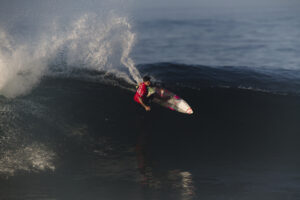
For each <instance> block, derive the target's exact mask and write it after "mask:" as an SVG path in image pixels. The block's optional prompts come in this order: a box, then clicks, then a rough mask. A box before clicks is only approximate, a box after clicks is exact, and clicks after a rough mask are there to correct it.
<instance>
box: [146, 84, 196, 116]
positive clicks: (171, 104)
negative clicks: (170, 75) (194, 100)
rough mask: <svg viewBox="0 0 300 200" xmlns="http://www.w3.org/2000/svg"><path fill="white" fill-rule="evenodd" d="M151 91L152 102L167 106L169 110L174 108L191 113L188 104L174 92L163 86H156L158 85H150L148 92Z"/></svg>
mask: <svg viewBox="0 0 300 200" xmlns="http://www.w3.org/2000/svg"><path fill="white" fill-rule="evenodd" d="M151 90H154V91H152V93H153V94H152V95H154V96H153V102H155V103H157V104H159V105H161V106H163V107H166V108H169V109H171V110H175V111H178V112H181V113H184V114H189V115H190V114H193V110H192V108H191V107H190V106H189V104H188V103H187V102H186V101H185V100H183V99H182V98H180V97H179V96H177V95H176V94H174V93H172V92H170V91H168V90H166V89H164V88H158V87H151V88H150V89H149V92H150V91H151Z"/></svg>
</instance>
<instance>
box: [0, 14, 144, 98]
mask: <svg viewBox="0 0 300 200" xmlns="http://www.w3.org/2000/svg"><path fill="white" fill-rule="evenodd" d="M9 35H10V34H9V32H8V31H5V30H3V29H2V30H1V29H0V71H1V74H0V94H2V95H4V96H6V97H10V98H13V97H16V96H18V95H22V94H26V93H27V92H29V91H30V90H31V89H32V88H33V87H34V86H36V85H37V84H38V82H39V81H40V79H41V78H42V77H43V76H45V75H47V73H48V72H50V71H51V70H52V67H53V66H52V65H51V64H50V63H53V62H55V61H56V60H57V59H59V58H60V59H61V57H60V55H61V54H63V56H62V59H63V63H64V65H61V66H60V67H61V69H60V70H66V73H67V71H68V70H70V69H71V70H72V69H75V68H76V69H78V68H79V69H88V70H96V71H101V72H105V73H112V74H113V75H115V76H116V77H119V78H122V79H124V80H126V81H127V82H128V83H130V84H135V83H136V82H139V81H140V80H141V76H140V74H139V72H138V70H137V69H136V68H135V64H134V61H133V60H132V59H131V58H130V52H131V50H132V47H133V44H134V42H135V34H134V33H133V32H132V27H131V25H130V23H129V21H128V19H127V18H126V17H122V16H118V15H117V14H115V13H113V12H111V13H109V14H108V15H107V16H106V17H103V16H101V17H100V16H99V15H97V14H95V13H86V14H83V15H81V16H80V17H78V18H77V19H76V20H74V21H73V22H67V24H66V22H64V23H60V21H59V18H57V19H56V20H53V22H52V23H51V24H50V25H49V29H45V30H43V31H42V33H41V34H40V35H39V36H38V38H37V39H36V41H34V42H32V41H31V42H27V43H26V42H24V41H23V42H20V40H18V38H14V37H17V36H9ZM55 67H57V66H55Z"/></svg>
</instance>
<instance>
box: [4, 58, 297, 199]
mask: <svg viewBox="0 0 300 200" xmlns="http://www.w3.org/2000/svg"><path fill="white" fill-rule="evenodd" d="M52 67H53V68H55V67H56V66H52ZM137 68H138V69H139V71H140V72H141V74H143V75H144V74H149V75H151V76H152V77H153V79H154V80H156V84H159V85H163V86H164V87H166V88H168V89H170V90H171V91H173V92H175V93H176V94H178V95H180V96H181V97H182V98H184V99H185V100H187V102H188V103H189V104H190V105H191V107H192V108H193V110H194V115H192V116H188V115H184V114H181V113H177V112H174V111H171V110H168V109H165V108H163V107H160V106H158V105H155V104H153V105H152V111H151V112H150V113H146V112H145V111H143V110H142V109H141V107H140V106H139V105H137V104H136V103H135V102H134V101H133V92H132V91H131V90H130V89H132V87H133V86H132V85H131V84H130V83H128V82H127V81H126V80H124V79H122V78H118V77H116V76H113V75H108V74H107V73H106V72H105V71H104V72H99V71H97V70H90V69H89V70H86V69H85V70H77V71H76V70H75V71H72V73H69V74H68V75H66V74H60V73H55V74H51V75H50V76H46V77H44V78H43V79H42V80H41V82H40V84H39V85H38V86H36V87H35V88H34V89H33V90H32V92H31V93H29V94H27V95H23V96H20V97H17V98H14V99H7V98H5V97H1V99H0V101H1V103H0V105H1V106H0V110H1V115H0V121H1V123H0V144H1V149H0V177H1V181H0V183H1V184H2V185H3V187H1V189H0V190H1V193H0V197H1V198H4V199H5V198H6V199H10V198H13V197H15V196H17V197H21V196H24V194H26V195H28V196H29V197H28V199H30V198H31V199H32V197H34V198H36V199H41V198H46V197H47V198H63V199H71V198H75V199H76V198H77V197H78V196H79V197H85V198H88V199H94V198H97V197H99V196H100V197H103V196H104V197H108V198H112V199H118V198H120V196H119V195H118V194H115V192H111V191H112V190H113V191H114V190H120V192H121V194H122V196H125V199H127V198H128V199H143V198H150V197H151V198H152V197H154V196H156V195H157V196H159V198H161V199H162V198H163V199H173V198H174V196H175V199H182V198H184V199H197V198H199V197H210V196H211V194H210V193H209V191H210V190H209V189H212V190H214V191H215V192H221V191H222V190H223V187H221V188H220V187H216V184H217V185H218V184H219V183H220V182H222V181H225V182H227V183H230V185H229V186H227V187H229V190H230V191H231V192H235V194H236V195H237V196H241V197H242V196H243V195H244V191H247V192H249V193H248V197H249V198H252V197H253V198H254V197H255V195H254V194H256V193H255V191H257V190H259V191H261V192H262V193H263V194H264V195H266V196H268V195H271V194H270V193H269V192H271V191H273V189H274V188H282V190H281V195H283V196H285V195H286V194H290V193H291V191H292V193H294V194H297V191H298V190H297V191H296V190H294V189H293V187H286V183H287V182H288V183H291V184H298V182H299V181H298V180H293V181H291V180H288V176H289V175H288V174H285V173H283V171H282V170H288V172H289V173H294V174H297V173H299V172H298V171H297V169H299V168H298V167H297V166H299V163H298V161H299V160H298V156H297V155H298V153H299V152H300V149H299V142H298V141H299V134H298V130H300V127H299V123H298V119H299V117H300V116H299V113H300V110H299V108H300V103H299V102H300V101H299V96H297V95H294V94H293V95H291V94H285V95H282V94H279V93H277V92H275V91H273V92H270V91H272V89H273V87H272V86H274V84H275V85H276V84H277V83H278V82H273V81H274V79H273V78H272V76H271V75H270V74H268V75H266V73H263V72H261V73H259V72H257V71H252V70H246V71H245V70H241V69H235V68H232V67H227V68H226V67H225V68H223V69H220V68H211V67H205V66H188V65H179V64H171V63H155V64H145V65H138V67H137ZM294 74H295V73H294ZM275 80H277V81H278V78H276V79H275ZM282 80H283V81H282V83H283V85H284V84H292V83H291V82H290V81H287V83H285V82H284V81H286V80H285V79H284V78H282ZM252 81H253V82H252ZM246 83H247V84H249V85H246ZM252 83H256V84H257V83H261V85H251V84H252ZM228 86H230V87H228ZM241 86H243V87H248V86H249V87H252V88H255V87H256V86H257V88H260V89H259V90H258V89H257V88H256V89H249V88H247V89H245V88H243V87H241ZM282 89H284V87H283V88H282ZM282 163H284V165H282ZM220 167H221V168H222V170H221V169H220ZM266 171H268V173H266ZM282 173H283V174H284V175H283V174H282ZM216 174H218V175H216ZM228 174H232V175H230V176H229V175H228ZM249 174H251V175H249ZM279 174H280V175H279ZM232 176H234V178H232ZM269 176H272V177H273V178H274V179H275V180H276V181H275V182H274V183H273V185H272V186H270V185H268V184H267V183H266V180H268V177H269ZM257 177H260V178H259V180H257ZM29 179H30V180H29ZM7 180H9V181H11V182H10V184H6V182H7ZM57 180H60V181H59V183H58V182H57ZM277 180H281V181H277ZM246 182H247V184H246ZM116 183H118V185H117V186H116ZM28 184H29V186H28ZM85 184H91V185H93V186H92V187H88V188H86V187H83V185H85ZM236 184H239V185H241V190H240V191H236ZM243 184H245V185H243ZM257 184H261V185H260V186H259V188H257V187H249V185H250V186H257ZM17 185H19V186H20V185H21V186H22V187H21V188H26V190H25V189H21V190H19V189H17V188H19V187H17ZM204 185H205V187H206V188H207V189H205V190H202V189H203V186H204ZM266 185H267V186H268V187H266ZM25 186H26V187H25ZM57 186H59V187H57ZM70 186H72V188H77V189H76V190H75V191H74V190H73V189H72V192H68V188H69V187H70ZM141 186H142V187H143V189H141ZM99 187H101V188H105V190H99ZM124 187H125V188H127V189H126V190H122V189H121V188H123V189H124ZM270 187H271V189H270ZM142 190H143V191H144V190H146V191H147V192H146V193H145V194H144V193H142V194H141V191H142ZM166 190H167V191H170V192H167V193H166V192H165V191H166ZM11 191H13V193H11ZM132 194H135V195H134V196H132ZM171 194H172V195H171ZM252 194H253V195H252ZM145 196H146V197H145Z"/></svg>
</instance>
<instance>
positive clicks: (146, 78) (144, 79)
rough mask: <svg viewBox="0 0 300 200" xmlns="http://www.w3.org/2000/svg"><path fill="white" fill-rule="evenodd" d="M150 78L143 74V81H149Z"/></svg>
mask: <svg viewBox="0 0 300 200" xmlns="http://www.w3.org/2000/svg"><path fill="white" fill-rule="evenodd" d="M150 80H151V78H150V77H149V76H144V77H143V81H144V82H146V81H150Z"/></svg>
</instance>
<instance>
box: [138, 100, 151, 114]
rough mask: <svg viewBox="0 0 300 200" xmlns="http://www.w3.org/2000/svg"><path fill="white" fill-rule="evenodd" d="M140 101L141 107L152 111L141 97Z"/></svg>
mask: <svg viewBox="0 0 300 200" xmlns="http://www.w3.org/2000/svg"><path fill="white" fill-rule="evenodd" d="M139 101H140V103H141V105H142V106H143V107H144V108H145V109H146V110H147V111H149V110H150V106H147V105H146V104H144V102H143V100H142V98H141V97H139Z"/></svg>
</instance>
